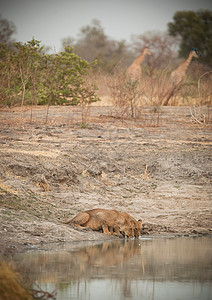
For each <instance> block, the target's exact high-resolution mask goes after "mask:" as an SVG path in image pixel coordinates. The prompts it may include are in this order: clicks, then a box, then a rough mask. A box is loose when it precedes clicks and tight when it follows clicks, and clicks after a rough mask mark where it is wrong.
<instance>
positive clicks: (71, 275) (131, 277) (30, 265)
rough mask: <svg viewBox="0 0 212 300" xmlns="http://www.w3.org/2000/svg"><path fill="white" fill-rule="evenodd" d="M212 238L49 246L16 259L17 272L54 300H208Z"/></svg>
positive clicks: (211, 284) (211, 279) (211, 294)
mask: <svg viewBox="0 0 212 300" xmlns="http://www.w3.org/2000/svg"><path fill="white" fill-rule="evenodd" d="M211 246H212V237H194V238H191V237H188V238H185V237H181V238H152V239H151V238H149V239H144V238H142V239H139V240H121V241H111V242H104V243H91V242H90V243H83V244H82V243H78V244H75V245H73V244H72V245H67V244H62V245H60V244H58V245H51V249H49V250H47V249H45V250H41V251H30V252H27V253H23V254H19V255H17V256H16V257H15V260H16V262H17V264H18V265H19V266H21V268H22V270H25V271H26V272H29V273H30V277H31V278H32V280H33V281H34V282H35V283H36V284H37V285H38V286H39V287H40V288H41V289H42V290H45V291H49V292H52V291H53V290H55V289H57V300H66V299H67V300H68V299H71V300H73V299H77V300H80V299H82V300H88V299H89V300H99V299H101V300H106V299H110V300H117V299H118V300H119V299H120V300H125V299H133V300H137V299H139V300H140V299H142V300H146V299H148V300H152V299H157V300H160V299H161V300H175V299H176V300H180V299H182V300H197V299H201V300H206V299H207V300H210V299H212V251H211V249H212V247H211Z"/></svg>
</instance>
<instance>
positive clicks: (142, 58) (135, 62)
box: [134, 52, 145, 65]
mask: <svg viewBox="0 0 212 300" xmlns="http://www.w3.org/2000/svg"><path fill="white" fill-rule="evenodd" d="M144 57H145V53H144V52H143V53H141V55H140V56H138V57H137V58H136V59H135V60H134V64H135V65H140V64H141V63H142V61H143V60H144Z"/></svg>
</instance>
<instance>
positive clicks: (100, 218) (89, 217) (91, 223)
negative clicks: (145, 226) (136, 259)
mask: <svg viewBox="0 0 212 300" xmlns="http://www.w3.org/2000/svg"><path fill="white" fill-rule="evenodd" d="M65 224H71V225H75V226H77V227H79V228H89V229H92V230H94V231H103V233H105V234H108V235H109V234H115V235H119V236H122V235H123V236H125V237H135V238H138V237H139V235H140V234H141V229H142V221H141V220H138V221H137V220H135V219H134V218H133V217H132V216H130V215H129V214H128V213H123V212H118V211H117V210H114V209H102V208H97V209H91V210H86V211H84V212H80V213H78V214H77V215H76V216H75V217H74V218H73V219H71V220H68V221H66V222H65Z"/></svg>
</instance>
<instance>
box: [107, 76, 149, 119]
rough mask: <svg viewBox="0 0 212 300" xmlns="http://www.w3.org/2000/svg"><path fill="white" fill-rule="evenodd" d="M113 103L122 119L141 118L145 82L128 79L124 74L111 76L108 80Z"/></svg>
mask: <svg viewBox="0 0 212 300" xmlns="http://www.w3.org/2000/svg"><path fill="white" fill-rule="evenodd" d="M108 87H109V89H110V94H111V102H112V104H113V106H114V107H115V109H116V115H117V116H118V117H120V118H128V117H132V118H139V117H140V115H141V108H142V105H143V103H142V96H143V92H144V88H145V83H144V81H143V82H142V81H139V80H131V79H128V78H126V75H125V74H124V73H119V74H117V75H114V76H111V77H110V79H109V80H108Z"/></svg>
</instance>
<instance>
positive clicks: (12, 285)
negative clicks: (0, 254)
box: [0, 262, 32, 300]
mask: <svg viewBox="0 0 212 300" xmlns="http://www.w3.org/2000/svg"><path fill="white" fill-rule="evenodd" d="M31 299H32V297H31V295H30V294H29V292H28V291H27V289H25V288H24V287H23V286H22V284H21V282H20V274H18V273H17V272H16V271H15V270H14V268H12V267H11V266H9V265H7V264H6V263H5V262H1V264H0V300H31Z"/></svg>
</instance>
